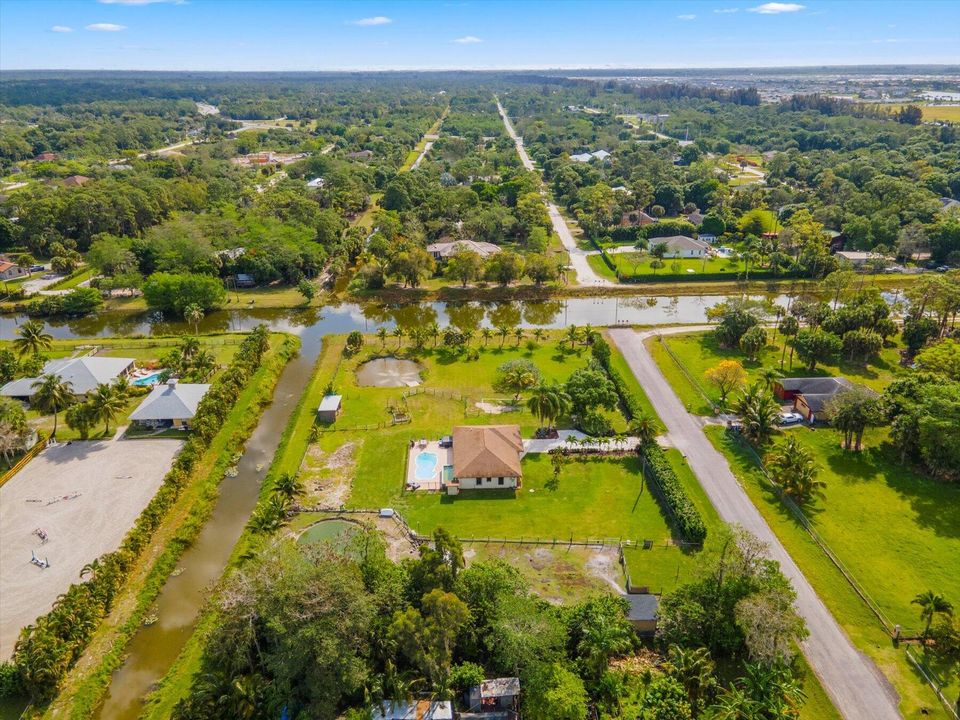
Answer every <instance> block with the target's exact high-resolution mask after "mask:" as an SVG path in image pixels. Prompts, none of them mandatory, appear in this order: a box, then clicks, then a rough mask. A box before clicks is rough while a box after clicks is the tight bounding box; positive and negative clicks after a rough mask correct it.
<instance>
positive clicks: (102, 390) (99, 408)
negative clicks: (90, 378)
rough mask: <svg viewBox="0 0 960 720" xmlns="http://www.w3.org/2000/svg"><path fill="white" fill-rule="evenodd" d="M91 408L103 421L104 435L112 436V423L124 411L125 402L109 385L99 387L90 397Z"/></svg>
mask: <svg viewBox="0 0 960 720" xmlns="http://www.w3.org/2000/svg"><path fill="white" fill-rule="evenodd" d="M90 406H91V407H92V408H93V412H94V414H95V416H96V417H97V419H98V420H103V434H104V435H109V434H110V422H111V421H112V420H113V419H114V418H115V417H116V416H117V415H118V414H119V413H120V412H122V411H123V400H121V399H120V397H119V396H118V395H117V393H116V391H115V390H114V389H113V388H112V387H110V386H109V385H104V384H102V383H101V384H100V385H97V389H96V390H95V391H94V393H93V394H92V395H91V396H90Z"/></svg>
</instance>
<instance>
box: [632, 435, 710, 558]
mask: <svg viewBox="0 0 960 720" xmlns="http://www.w3.org/2000/svg"><path fill="white" fill-rule="evenodd" d="M637 452H638V454H639V455H640V457H641V458H643V459H645V460H646V467H647V471H648V477H649V478H650V480H651V481H652V482H653V483H654V484H655V485H656V486H657V489H658V490H659V491H660V492H659V493H658V495H659V497H660V498H661V499H662V500H663V503H664V505H665V506H666V507H665V509H666V511H667V515H669V516H670V517H671V518H672V519H673V522H674V525H675V527H676V529H677V531H678V532H679V533H680V534H681V535H683V537H684V538H685V539H686V540H687V542H692V543H703V541H704V540H705V539H706V537H707V527H706V525H704V523H703V518H702V517H701V516H700V513H699V511H698V510H697V508H696V507H695V506H694V504H693V502H692V501H691V500H690V498H689V497H688V496H687V492H686V490H684V489H683V485H682V484H681V483H680V479H679V478H678V477H677V474H676V473H675V472H674V471H673V468H672V467H671V466H670V462H669V461H668V460H667V457H666V455H664V454H663V450H662V449H661V448H660V446H659V445H657V444H655V443H651V444H650V445H647V446H646V447H645V448H640V449H639V450H638V451H637Z"/></svg>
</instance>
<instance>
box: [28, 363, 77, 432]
mask: <svg viewBox="0 0 960 720" xmlns="http://www.w3.org/2000/svg"><path fill="white" fill-rule="evenodd" d="M30 389H31V390H33V405H34V406H35V407H36V408H37V409H38V410H40V412H44V413H53V432H52V433H50V437H51V438H52V439H54V440H56V439H57V418H58V415H59V413H60V411H61V410H63V409H64V408H65V407H67V406H68V405H70V404H71V403H72V402H73V400H74V398H73V385H72V384H71V383H70V381H69V380H61V379H60V378H59V377H58V376H57V375H52V374H49V375H43V376H42V377H40V378H38V379H37V380H35V381H34V383H33V385H31V386H30Z"/></svg>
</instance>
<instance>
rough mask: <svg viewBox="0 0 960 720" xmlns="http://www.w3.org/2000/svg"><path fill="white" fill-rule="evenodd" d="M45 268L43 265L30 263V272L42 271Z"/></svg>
mask: <svg viewBox="0 0 960 720" xmlns="http://www.w3.org/2000/svg"><path fill="white" fill-rule="evenodd" d="M44 270H46V268H45V267H44V266H43V265H31V266H30V272H43V271H44Z"/></svg>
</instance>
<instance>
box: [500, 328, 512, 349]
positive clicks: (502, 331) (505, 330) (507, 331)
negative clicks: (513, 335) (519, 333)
mask: <svg viewBox="0 0 960 720" xmlns="http://www.w3.org/2000/svg"><path fill="white" fill-rule="evenodd" d="M509 334H510V326H509V325H497V335H499V336H500V347H501V348H502V347H503V343H504V341H505V340H506V339H507V335H509Z"/></svg>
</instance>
